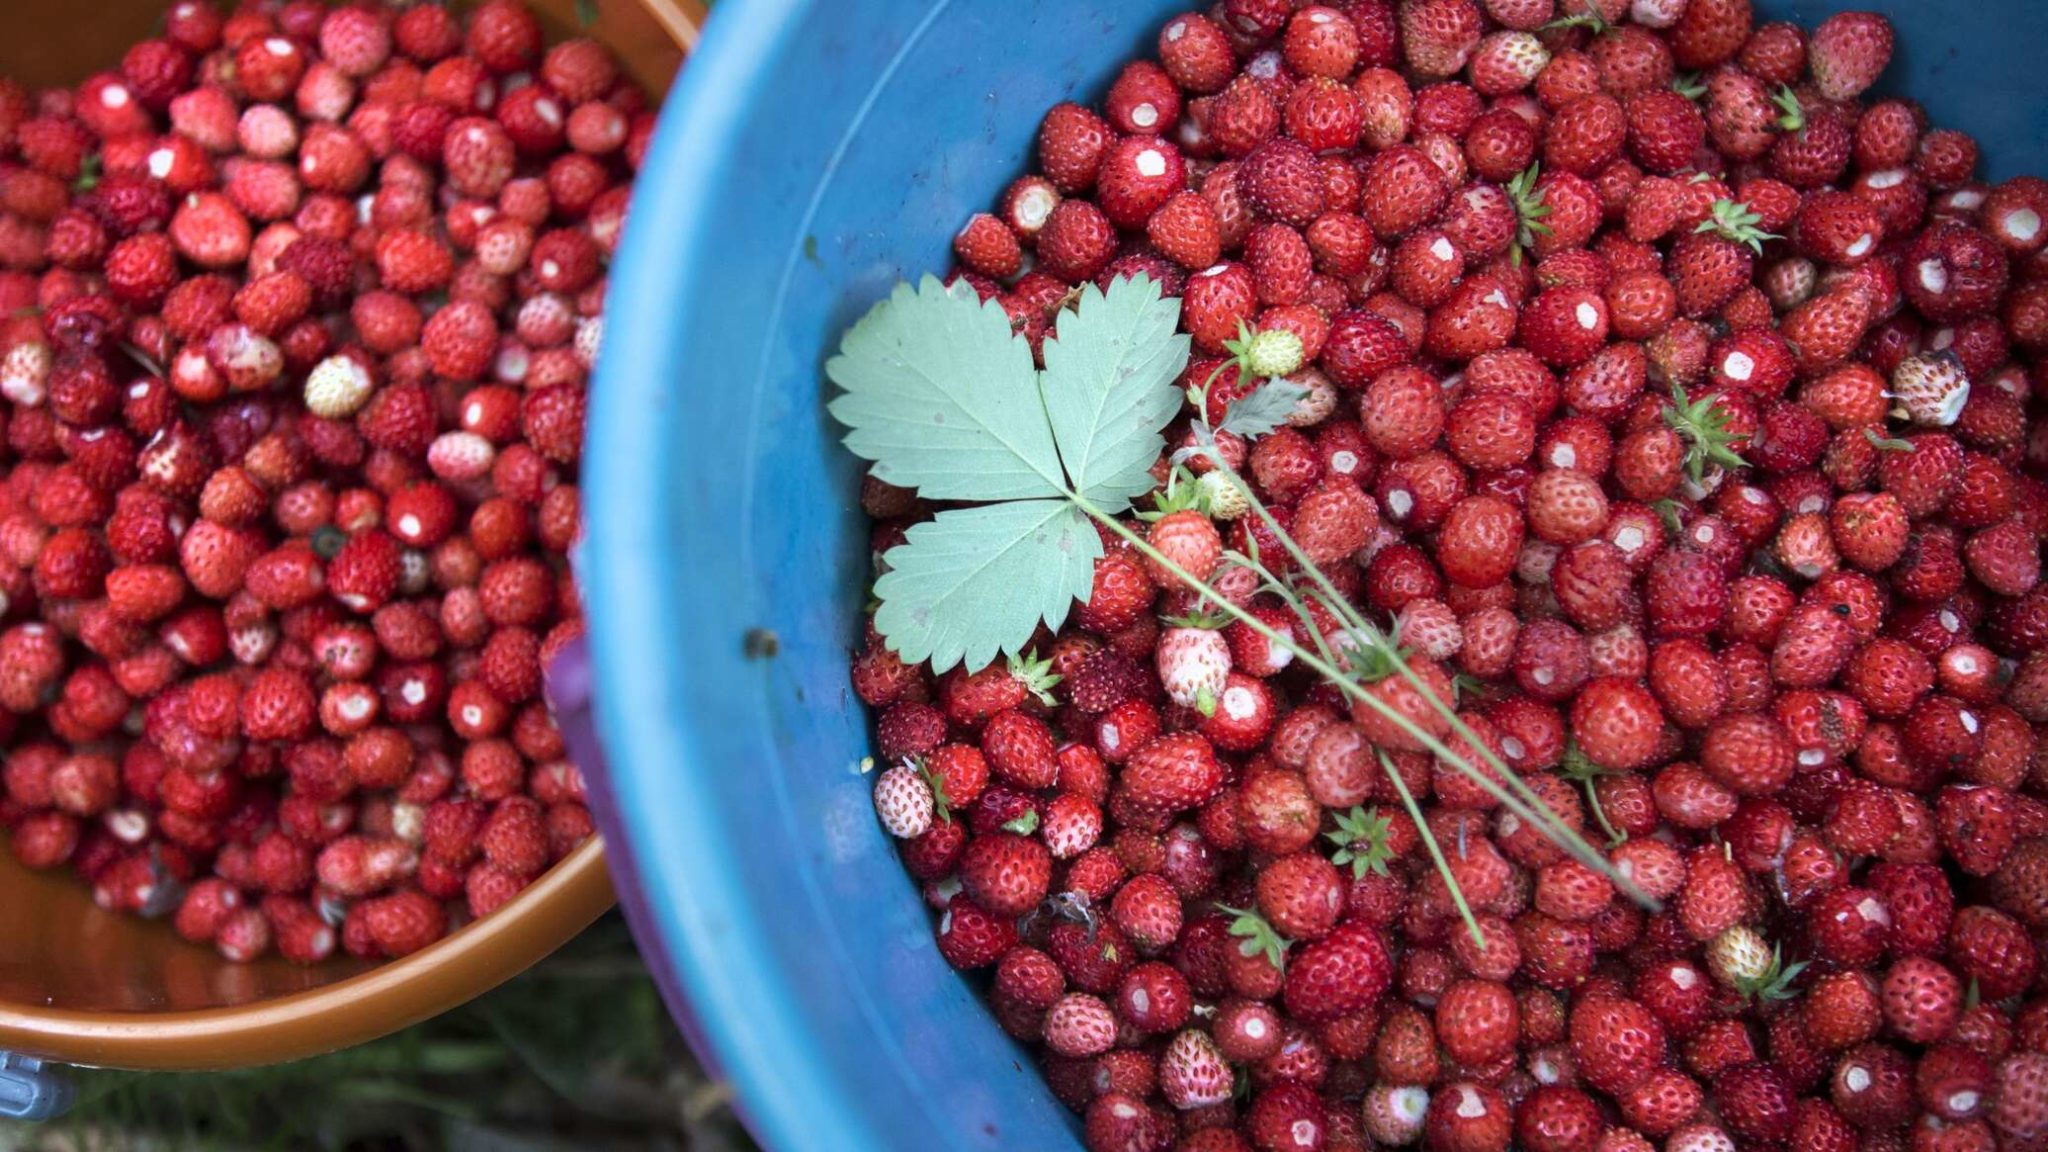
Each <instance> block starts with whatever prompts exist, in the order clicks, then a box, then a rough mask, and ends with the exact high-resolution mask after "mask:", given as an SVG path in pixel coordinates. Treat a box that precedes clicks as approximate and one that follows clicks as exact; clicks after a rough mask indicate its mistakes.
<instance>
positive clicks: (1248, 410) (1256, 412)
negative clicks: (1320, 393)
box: [1222, 380, 1308, 440]
mask: <svg viewBox="0 0 2048 1152" xmlns="http://www.w3.org/2000/svg"><path fill="white" fill-rule="evenodd" d="M1306 395H1308V389H1306V388H1304V387H1302V386H1301V385H1299V384H1295V383H1291V382H1289V381H1286V380H1268V381H1266V382H1265V383H1264V384H1261V385H1259V386H1258V387H1257V388H1254V389H1252V390H1251V391H1250V392H1249V393H1247V394H1245V395H1244V396H1241V397H1239V398H1238V399H1236V400H1235V401H1232V402H1231V405H1230V408H1229V410H1228V411H1226V412H1225V413H1224V414H1223V425H1222V430H1223V431H1225V432H1234V433H1236V434H1237V435H1239V436H1242V437H1244V438H1245V439H1247V440H1256V439H1258V438H1259V437H1261V436H1264V435H1266V434H1268V433H1270V432H1272V431H1273V430H1274V429H1275V428H1278V427H1280V426H1281V425H1282V424H1285V423H1287V418H1288V417H1289V416H1292V415H1293V414H1294V409H1295V408H1296V407H1297V406H1299V405H1300V404H1301V398H1302V397H1304V396H1306Z"/></svg>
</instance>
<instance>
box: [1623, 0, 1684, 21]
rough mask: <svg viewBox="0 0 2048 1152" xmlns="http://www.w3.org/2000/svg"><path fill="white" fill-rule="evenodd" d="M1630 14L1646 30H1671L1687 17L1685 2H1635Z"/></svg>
mask: <svg viewBox="0 0 2048 1152" xmlns="http://www.w3.org/2000/svg"><path fill="white" fill-rule="evenodd" d="M1628 14H1629V19H1631V20H1634V21H1635V22H1636V23H1638V24H1641V25H1642V26H1643V27H1645V28H1669V27H1671V26H1672V25H1673V24H1676V23H1678V18H1679V17H1681V16H1683V15H1685V0H1635V3H1633V4H1631V5H1629V10H1628Z"/></svg>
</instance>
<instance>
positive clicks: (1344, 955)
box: [1286, 922, 1394, 1021]
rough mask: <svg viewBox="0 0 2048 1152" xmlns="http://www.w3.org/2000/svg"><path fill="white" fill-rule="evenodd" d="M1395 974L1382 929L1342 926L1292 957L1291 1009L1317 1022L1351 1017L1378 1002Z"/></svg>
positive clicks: (1288, 988) (1288, 975) (1288, 974)
mask: <svg viewBox="0 0 2048 1152" xmlns="http://www.w3.org/2000/svg"><path fill="white" fill-rule="evenodd" d="M1393 977H1394V968H1393V962H1392V960H1391V959H1389V957H1388V955H1387V949H1386V945H1385V943H1384V942H1383V941H1382V940H1381V938H1380V935H1379V933H1378V931H1376V930H1375V929H1373V928H1371V927H1368V926H1366V925H1364V924H1360V923H1357V922H1349V923H1345V924H1340V925H1338V926H1337V928H1336V929H1335V930H1334V931H1332V932H1331V933H1330V934H1329V935H1327V936H1325V937H1323V938H1322V939H1320V940H1317V941H1314V942H1312V943H1310V944H1307V945H1304V946H1302V947H1300V948H1298V949H1296V950H1295V951H1294V952H1293V954H1292V955H1291V956H1289V957H1288V962H1287V971H1286V1003H1287V1010H1288V1012H1289V1013H1291V1014H1293V1015H1294V1016H1297V1017H1300V1018H1301V1019H1304V1020H1312V1021H1322V1020H1334V1019H1337V1018H1338V1017H1341V1016H1348V1015H1350V1014H1352V1013H1354V1012H1358V1011H1361V1010H1363V1009H1366V1008H1370V1007H1372V1006H1374V1005H1375V1004H1377V1003H1379V1000H1380V997H1381V996H1383V995H1385V994H1386V991H1387V989H1388V988H1389V987H1390V986H1391V985H1392V983H1393Z"/></svg>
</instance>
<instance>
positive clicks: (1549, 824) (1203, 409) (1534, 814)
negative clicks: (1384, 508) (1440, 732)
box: [1175, 384, 1658, 909]
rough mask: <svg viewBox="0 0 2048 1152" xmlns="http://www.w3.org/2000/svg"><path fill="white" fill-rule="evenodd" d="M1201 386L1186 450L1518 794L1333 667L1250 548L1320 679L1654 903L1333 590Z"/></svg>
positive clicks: (1287, 593) (1633, 894)
mask: <svg viewBox="0 0 2048 1152" xmlns="http://www.w3.org/2000/svg"><path fill="white" fill-rule="evenodd" d="M1207 393H1208V388H1207V385H1206V384H1205V385H1204V386H1203V387H1202V388H1201V389H1199V390H1198V391H1197V395H1196V397H1195V431H1196V436H1197V439H1198V441H1199V444H1200V447H1197V448H1195V449H1192V450H1191V451H1192V452H1195V453H1199V454H1200V455H1202V456H1203V457H1204V458H1205V459H1207V460H1209V461H1210V462H1211V463H1212V464H1213V465H1214V467H1215V469H1216V470H1217V471H1218V472H1220V473H1222V474H1223V475H1224V476H1225V477H1227V478H1228V480H1229V482H1230V483H1231V484H1232V485H1234V486H1235V487H1236V488H1237V490H1238V494H1239V495H1240V496H1242V497H1243V498H1244V500H1245V502H1246V503H1247V504H1248V505H1249V506H1250V508H1251V510H1252V512H1253V513H1254V514H1255V515H1257V516H1258V517H1259V519H1260V521H1261V522H1262V523H1263V524H1264V525H1265V526H1266V529H1267V531H1269V532H1271V533H1273V535H1274V538H1275V539H1277V540H1279V541H1280V544H1281V546H1282V547H1283V548H1285V549H1286V550H1287V553H1288V555H1289V556H1291V557H1292V558H1293V559H1294V562H1295V563H1296V564H1297V565H1299V566H1300V568H1301V570H1302V571H1304V572H1306V573H1307V574H1308V575H1309V577H1310V578H1311V579H1313V580H1314V581H1315V582H1316V586H1317V588H1318V589H1319V590H1320V591H1321V593H1322V596H1321V597H1320V598H1321V599H1322V601H1323V603H1324V606H1325V607H1327V608H1329V609H1330V610H1331V611H1332V612H1334V613H1336V614H1337V616H1338V618H1339V619H1340V620H1341V621H1342V622H1343V623H1344V624H1345V626H1346V627H1347V628H1349V629H1350V630H1351V631H1352V632H1353V634H1354V635H1356V636H1358V637H1360V638H1362V639H1364V640H1365V641H1366V643H1367V644H1369V645H1373V646H1376V647H1377V648H1378V650H1379V652H1380V653H1381V655H1382V656H1383V658H1384V660H1383V662H1384V663H1385V664H1386V665H1387V666H1389V667H1391V668H1392V669H1394V671H1396V672H1398V673H1399V674H1400V675H1401V676H1402V678H1403V679H1405V680H1407V681H1408V683H1409V684H1410V685H1412V686H1413V687H1414V688H1415V690H1416V691H1417V692H1418V693H1420V694H1421V696H1422V698H1423V699H1424V700H1425V701H1427V702H1428V703H1429V705H1430V706H1431V707H1432V708H1433V709H1435V710H1436V712H1437V713H1438V714H1439V715H1441V716H1442V717H1443V718H1444V720H1445V722H1446V723H1448V724H1449V725H1450V727H1451V730H1452V731H1453V732H1455V733H1456V734H1457V735H1458V736H1459V737H1461V738H1462V739H1463V740H1464V741H1465V743H1466V744H1467V745H1468V746H1469V747H1471V748H1472V749H1473V750H1474V751H1476V752H1477V753H1478V754H1479V755H1480V756H1481V757H1483V758H1484V759H1485V760H1486V762H1487V765H1488V766H1489V767H1491V768H1492V769H1493V770H1494V771H1495V772H1497V773H1499V774H1500V777H1501V779H1502V780H1504V781H1506V782H1507V785H1508V787H1509V788H1512V789H1513V790H1514V792H1515V793H1516V794H1517V795H1518V796H1519V802H1518V800H1517V799H1516V797H1511V796H1510V795H1509V794H1508V792H1507V790H1506V789H1503V788H1502V787H1501V785H1500V784H1499V783H1497V782H1496V781H1494V780H1492V779H1491V778H1489V777H1488V775H1487V774H1486V773H1484V772H1480V771H1478V770H1476V769H1473V768H1471V767H1470V765H1468V764H1467V763H1466V762H1465V760H1464V759H1463V758H1462V757H1460V756H1458V755H1455V754H1453V753H1451V752H1450V751H1449V750H1448V749H1446V748H1445V747H1444V746H1443V745H1442V744H1440V743H1438V742H1437V741H1436V740H1435V739H1434V738H1433V737H1430V736H1428V735H1427V734H1426V733H1424V732H1423V731H1422V730H1421V729H1420V728H1418V727H1416V726H1414V725H1413V724H1411V723H1409V722H1408V720H1407V718H1406V717H1404V716H1400V715H1398V714H1397V713H1396V712H1395V710H1394V709H1391V708H1389V707H1387V706H1386V705H1385V704H1384V703H1382V702H1381V701H1380V699H1379V697H1377V696H1374V695H1373V694H1371V693H1369V692H1367V691H1365V690H1364V689H1363V688H1361V687H1360V686H1359V685H1358V684H1356V683H1355V682H1354V681H1353V679H1352V678H1351V677H1349V676H1345V675H1343V674H1342V673H1341V672H1338V671H1337V670H1336V668H1335V665H1336V663H1337V661H1336V660H1335V659H1333V658H1331V653H1330V650H1329V648H1328V646H1327V644H1325V643H1324V641H1323V637H1322V630H1321V629H1320V628H1318V627H1316V625H1315V623H1314V621H1313V619H1311V618H1310V617H1309V615H1308V613H1307V611H1306V609H1305V608H1304V607H1303V606H1302V605H1301V604H1299V603H1298V602H1297V601H1296V600H1295V598H1294V597H1293V596H1292V594H1291V589H1289V588H1288V587H1287V586H1286V584H1285V583H1284V582H1283V581H1280V580H1278V579H1277V578H1276V577H1274V576H1273V575H1272V573H1271V572H1269V571H1267V570H1266V569H1265V567H1264V565H1262V564H1259V563H1258V560H1257V557H1256V555H1254V556H1253V557H1251V558H1250V559H1251V563H1252V564H1253V565H1254V566H1255V569H1254V570H1255V571H1257V572H1258V573H1259V574H1260V575H1261V576H1262V577H1263V578H1264V579H1265V581H1266V582H1267V583H1268V584H1269V585H1270V586H1272V588H1273V590H1274V591H1275V593H1276V594H1277V595H1279V596H1280V597H1281V598H1282V599H1283V600H1285V601H1287V603H1288V606H1289V607H1290V608H1292V609H1293V610H1294V612H1295V614H1296V615H1297V616H1298V617H1300V618H1301V619H1302V620H1303V623H1304V625H1305V626H1306V627H1307V628H1308V630H1309V634H1310V636H1311V637H1312V638H1314V639H1315V641H1316V643H1317V645H1318V647H1320V648H1321V649H1322V651H1323V657H1324V658H1323V660H1321V661H1318V662H1316V663H1311V664H1310V665H1309V666H1310V667H1311V668H1314V669H1315V670H1316V671H1317V672H1319V673H1321V674H1322V675H1323V676H1324V677H1325V678H1326V679H1329V680H1330V681H1331V683H1333V684H1335V685H1336V686H1337V687H1338V688H1339V689H1341V690H1343V691H1344V692H1345V694H1346V695H1348V696H1350V697H1352V698H1353V699H1354V700H1362V701H1364V702H1365V703H1366V704H1367V706H1368V707H1371V708H1372V709H1373V710H1374V711H1377V712H1379V713H1380V714H1381V715H1383V716H1386V717H1387V718H1388V719H1390V720H1393V721H1395V722H1396V723H1397V725H1398V726H1399V727H1400V728H1401V729H1402V730H1403V731H1404V732H1407V733H1408V734H1409V735H1411V736H1413V737H1415V738H1416V739H1418V740H1421V741H1423V742H1424V743H1425V745H1426V746H1428V747H1429V748H1430V750H1431V751H1433V752H1435V753H1437V754H1438V755H1439V756H1441V757H1443V758H1444V760H1446V761H1447V762H1449V763H1450V764H1452V765H1455V766H1457V767H1458V768H1459V769H1460V771H1462V772H1464V774H1465V775H1467V776H1468V777H1469V778H1470V779H1471V780H1472V781H1473V782H1474V783H1476V784H1478V785H1479V786H1480V787H1481V788H1483V789H1484V790H1485V791H1486V792H1487V793H1488V794H1489V795H1491V796H1493V797H1494V798H1495V799H1496V800H1497V801H1499V802H1500V803H1501V805H1502V806H1503V807H1505V808H1507V809H1508V810H1509V811H1511V812H1513V813H1514V814H1515V815H1517V816H1519V817H1521V818H1522V819H1524V820H1527V821H1528V822H1529V823H1531V824H1533V825H1535V826H1536V827H1537V828H1538V830H1539V831H1541V832H1542V833H1543V835H1544V837H1545V839H1548V840H1550V841H1551V842H1552V843H1554V844H1556V845H1557V846H1558V847H1560V848H1563V849H1564V850H1565V851H1567V852H1569V853H1570V854H1571V855H1572V856H1573V857H1575V858H1576V859H1578V861H1579V862H1580V863H1582V864H1584V865H1586V866H1587V867H1589V868H1592V869H1593V870H1595V871H1597V872H1599V873H1601V874H1602V875H1603V876H1606V877H1607V878H1608V880H1609V881H1610V882H1612V883H1613V884H1615V885H1616V886H1617V887H1618V888H1620V889H1621V890H1622V891H1624V892H1626V893H1627V894H1628V895H1629V896H1630V898H1632V899H1634V900H1635V901H1637V902H1638V903H1640V904H1642V905H1643V906H1644V907H1646V908H1651V909H1654V908H1656V907H1658V904H1657V902H1656V901H1655V900H1654V899H1652V898H1651V897H1650V895H1649V894H1648V893H1646V892H1644V891H1643V890H1642V889H1641V888H1639V887H1637V886H1636V884H1635V883H1634V882H1633V881H1631V880H1630V879H1629V878H1628V877H1626V876H1624V875H1622V873H1621V872H1620V870H1618V869H1616V868H1615V867H1614V866H1613V864H1611V863H1610V862H1609V861H1608V860H1607V859H1606V858H1605V857H1603V856H1601V855H1600V853H1599V851H1598V850H1596V849H1595V848H1594V847H1593V846H1592V845H1591V844H1590V843H1588V842H1587V841H1586V840H1585V839H1584V838H1583V837H1582V836H1580V835H1579V834H1578V832H1577V830H1575V829H1573V828H1572V827H1571V826H1569V825H1567V824H1566V823H1565V822H1564V820H1563V818H1562V817H1560V816H1558V815H1557V813H1556V812H1555V811H1553V810H1552V809H1551V808H1550V806H1549V805H1548V804H1547V803H1545V802H1544V800H1543V798H1542V797H1540V796H1538V795H1537V794H1536V791H1535V789H1533V788H1530V787H1529V785H1528V783H1527V782H1526V781H1524V780H1523V779H1522V778H1521V776H1520V775H1518V774H1517V773H1516V772H1515V771H1514V769H1512V768H1510V767H1508V765H1507V764H1506V763H1505V762H1503V761H1502V760H1501V759H1500V758H1499V757H1498V756H1495V755H1494V754H1493V751H1492V750H1491V749H1490V748H1488V747H1487V746H1486V745H1485V743H1484V742H1483V741H1481V740H1480V739H1479V738H1478V737H1477V736H1476V735H1475V734H1474V733H1473V732H1472V730H1471V728H1469V727H1468V726H1467V725H1466V724H1465V722H1464V720H1463V719H1462V718H1460V717H1459V716H1458V714H1457V711H1456V710H1455V709H1453V708H1452V707H1451V706H1450V705H1449V704H1447V703H1446V702H1445V701H1444V700H1443V699H1442V698H1441V697H1439V696H1438V695H1437V694H1436V692H1435V691H1434V690H1432V689H1431V688H1430V687H1429V685H1427V684H1426V683H1425V682H1424V681H1423V679H1422V677H1421V676H1420V675H1418V674H1417V673H1416V671H1415V670H1414V669H1413V668H1411V667H1410V666H1409V665H1408V662H1407V661H1406V660H1404V659H1402V658H1401V654H1400V652H1399V650H1398V649H1397V648H1396V647H1395V645H1393V644H1392V643H1390V642H1388V641H1387V639H1386V638H1385V636H1383V635H1382V634H1381V632H1380V631H1379V629H1377V628H1375V627H1374V626H1373V625H1371V624H1370V623H1369V622H1367V621H1366V620H1365V619H1364V617H1362V616H1360V615H1359V614H1358V612H1357V610H1356V608H1355V607H1354V606H1353V605H1352V604H1351V602H1350V601H1349V600H1347V599H1345V597H1344V595H1343V594H1342V593H1341V592H1339V591H1338V590H1337V587H1336V585H1335V584H1333V583H1331V581H1330V578H1329V577H1328V576H1327V575H1325V574H1324V572H1323V570H1322V569H1321V568H1320V567H1319V566H1318V565H1317V564H1316V563H1315V562H1314V561H1313V560H1311V559H1309V557H1308V555H1307V553H1305V552H1304V551H1302V548H1301V546H1300V544H1298V543H1297V542H1296V541H1295V539H1294V537H1293V535H1292V534H1291V533H1289V532H1288V531H1287V530H1286V528H1284V527H1282V526H1281V524H1280V521H1279V520H1278V518H1276V517H1275V516H1274V515H1273V513H1272V510H1271V509H1269V508H1267V507H1266V505H1265V502H1264V501H1262V500H1260V499H1259V498H1258V496H1257V495H1256V494H1255V493H1253V492H1252V491H1251V486H1250V485H1249V484H1246V483H1245V481H1244V478H1243V477H1242V476H1240V475H1239V474H1238V473H1237V471H1236V469H1234V468H1232V467H1231V466H1230V464H1229V463H1228V462H1227V461H1225V460H1224V459H1223V457H1222V453H1220V452H1218V451H1216V449H1215V443H1216V439H1215V430H1214V429H1213V428H1212V427H1211V426H1210V424H1209V419H1208V403H1207V400H1208V395H1207ZM1175 572H1176V575H1180V576H1182V577H1183V578H1186V574H1185V573H1182V572H1179V571H1178V569H1177V568H1176V569H1175ZM1191 583H1194V584H1195V586H1196V587H1199V588H1202V589H1203V590H1204V591H1206V592H1213V589H1209V588H1208V586H1207V585H1205V584H1202V583H1201V582H1199V581H1192V582H1191ZM1260 631H1261V632H1262V633H1263V632H1265V631H1266V630H1265V629H1263V628H1261V629H1260ZM1267 638H1268V639H1270V640H1273V641H1274V642H1276V643H1281V644H1282V645H1283V646H1285V647H1287V648H1289V649H1291V650H1292V651H1294V652H1295V654H1296V656H1297V657H1305V656H1307V653H1306V652H1303V651H1302V650H1301V649H1300V648H1299V646H1297V645H1294V644H1292V643H1290V642H1288V641H1286V640H1285V639H1284V638H1280V637H1277V636H1273V635H1270V634H1268V636H1267ZM1318 665H1321V666H1318Z"/></svg>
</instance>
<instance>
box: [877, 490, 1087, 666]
mask: <svg viewBox="0 0 2048 1152" xmlns="http://www.w3.org/2000/svg"><path fill="white" fill-rule="evenodd" d="M1101 556H1102V539H1101V537H1099V536H1097V535H1096V533H1095V528H1094V526H1093V525H1091V524H1089V523H1088V519H1087V517H1086V516H1084V515H1082V514H1081V512H1080V511H1079V510H1078V509H1076V508H1075V507H1074V506H1073V505H1071V504H1069V503H1067V502H1066V501H1064V500H1020V501H1015V502H1012V503H1008V504H985V505H981V506H978V507H973V508H956V509H952V510H950V511H946V512H941V513H939V515H938V517H937V518H936V519H933V520H930V521H928V522H926V523H923V524H918V525H916V526H914V527H912V528H911V529H910V531H909V533H908V534H907V535H906V537H905V543H903V544H900V545H898V546H897V547H895V548H891V549H890V550H889V552H888V554H887V555H886V556H885V557H884V559H885V560H887V561H888V564H889V571H888V572H886V573H884V574H883V575H882V578H881V579H879V580H877V581H875V594H876V595H877V596H879V597H881V599H882V607H881V609H880V610H879V611H877V612H876V613H875V627H876V628H877V629H879V630H880V631H881V633H882V635H883V636H885V637H887V638H888V640H889V645H890V647H892V648H894V649H895V650H896V654H897V655H899V656H901V657H902V658H903V659H905V660H907V661H909V662H911V663H913V664H919V663H923V662H924V661H927V660H929V661H931V664H932V668H933V670H934V671H939V672H943V671H945V670H946V669H948V668H951V667H952V666H953V665H955V664H959V663H961V662H962V661H965V662H966V663H967V666H968V667H970V668H981V667H984V666H985V665H987V664H988V663H989V662H991V661H993V660H994V659H995V658H996V656H997V654H998V653H1004V654H1008V655H1012V656H1014V655H1017V654H1018V653H1019V652H1021V651H1022V650H1023V648H1024V646H1025V645H1026V644H1028V643H1030V641H1031V634H1032V633H1033V632H1035V631H1037V629H1038V625H1039V622H1040V621H1041V620H1042V621H1044V622H1045V624H1046V625H1047V626H1048V627H1052V628H1058V627H1059V626H1060V624H1061V623H1062V622H1063V621H1065V620H1066V618H1067V610H1068V609H1069V608H1070V607H1072V605H1073V603H1074V601H1075V600H1078V599H1080V598H1082V597H1084V596H1087V595H1088V594H1089V591H1090V589H1091V588H1092V587H1093V585H1094V579H1095V561H1096V560H1097V559H1099V558H1100V557H1101Z"/></svg>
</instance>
